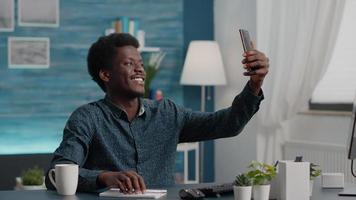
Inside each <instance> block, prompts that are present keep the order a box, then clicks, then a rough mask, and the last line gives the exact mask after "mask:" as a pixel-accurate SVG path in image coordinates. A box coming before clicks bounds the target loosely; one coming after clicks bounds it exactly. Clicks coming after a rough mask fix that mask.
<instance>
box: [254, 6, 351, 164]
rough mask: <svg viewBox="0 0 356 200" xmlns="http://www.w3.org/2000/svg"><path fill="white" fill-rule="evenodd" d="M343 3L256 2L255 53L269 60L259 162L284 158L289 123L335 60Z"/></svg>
mask: <svg viewBox="0 0 356 200" xmlns="http://www.w3.org/2000/svg"><path fill="white" fill-rule="evenodd" d="M344 5H345V0H257V49H259V50H261V51H263V52H265V53H266V55H268V57H269V58H270V73H269V75H268V77H267V78H266V80H265V83H264V91H265V94H266V100H265V102H264V103H263V106H262V108H261V110H260V112H259V114H258V120H259V122H260V123H259V127H258V133H257V159H258V160H260V161H264V162H269V163H271V162H273V161H275V160H277V159H280V158H281V157H282V145H283V141H285V140H286V139H287V133H286V125H287V120H288V119H290V118H291V117H292V116H293V115H295V114H296V113H297V112H298V110H300V109H301V107H302V106H303V105H305V103H306V102H307V101H308V100H309V98H310V96H311V94H312V92H313V90H314V88H315V86H316V84H317V82H318V81H319V80H320V79H321V77H322V75H323V73H324V72H325V71H326V66H327V64H328V62H329V59H330V57H331V54H332V51H333V48H334V44H335V40H336V37H337V34H338V29H339V24H340V21H341V18H342V13H343V10H344Z"/></svg>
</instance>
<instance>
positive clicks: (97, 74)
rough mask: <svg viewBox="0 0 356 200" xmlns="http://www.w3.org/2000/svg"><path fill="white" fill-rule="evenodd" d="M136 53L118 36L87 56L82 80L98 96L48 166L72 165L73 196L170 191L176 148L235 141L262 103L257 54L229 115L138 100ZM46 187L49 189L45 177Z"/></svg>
mask: <svg viewBox="0 0 356 200" xmlns="http://www.w3.org/2000/svg"><path fill="white" fill-rule="evenodd" d="M138 47H139V44H138V41H137V40H136V39H135V38H134V37H132V36H131V35H129V34H125V33H120V34H111V35H109V36H105V37H101V38H99V39H98V41H97V42H95V43H94V44H93V45H92V46H91V48H90V50H89V54H88V57H87V62H88V71H89V74H90V75H91V76H92V78H93V80H94V81H95V82H97V84H98V85H99V86H100V87H101V89H102V90H103V91H104V92H105V93H106V96H105V98H104V99H102V100H99V101H96V102H92V103H89V104H87V105H84V106H82V107H80V108H78V109H77V110H76V111H74V112H73V114H72V115H71V116H70V118H69V120H68V122H67V124H66V126H65V128H64V131H63V141H62V142H61V144H60V146H59V147H58V148H57V150H56V151H55V152H54V157H53V160H52V163H51V167H52V168H53V167H54V165H55V164H57V163H68V162H69V163H77V164H78V165H79V167H80V169H79V183H78V190H79V191H89V192H90V191H96V190H97V189H100V188H105V187H118V188H120V189H121V191H122V192H124V193H132V192H135V193H140V192H144V191H145V190H146V187H165V186H169V185H172V184H174V179H173V173H174V171H173V170H174V163H175V153H176V148H177V144H178V143H180V142H196V141H202V140H210V139H216V138H223V137H232V136H235V135H237V134H238V133H240V132H241V130H242V129H243V127H244V126H245V125H246V123H247V122H248V121H249V120H250V118H251V117H252V116H253V114H254V113H255V112H257V110H258V108H259V104H260V101H261V100H262V99H263V96H262V91H261V85H262V82H263V79H264V77H265V76H266V74H267V73H268V65H269V64H268V58H267V57H266V56H265V55H264V54H263V53H261V52H259V51H257V50H254V51H250V52H247V54H244V55H243V56H244V57H245V58H244V59H243V61H242V63H243V64H244V67H245V68H246V69H247V71H246V72H245V73H244V75H246V76H250V77H251V78H250V81H249V82H248V84H247V85H246V86H245V88H244V90H243V91H242V92H241V93H240V94H239V95H237V96H236V97H235V99H234V101H233V103H232V106H231V107H229V108H226V109H223V110H220V111H217V112H214V113H202V112H193V111H191V110H188V109H186V108H184V107H182V106H179V105H177V104H175V103H174V102H172V101H170V100H160V101H151V100H147V99H142V98H141V96H142V95H143V94H144V84H145V71H144V68H143V62H142V58H141V55H140V53H139V52H138V50H137V48H138ZM46 186H47V187H48V188H49V189H54V187H53V186H52V184H51V183H50V182H49V181H48V177H46Z"/></svg>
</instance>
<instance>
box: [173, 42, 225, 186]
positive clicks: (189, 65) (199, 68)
mask: <svg viewBox="0 0 356 200" xmlns="http://www.w3.org/2000/svg"><path fill="white" fill-rule="evenodd" d="M180 84H182V85H193V86H201V104H200V110H201V111H202V112H204V111H205V100H206V99H205V87H206V86H216V85H226V78H225V71H224V66H223V62H222V58H221V53H220V49H219V45H218V43H217V42H216V41H208V40H200V41H192V42H190V44H189V47H188V51H187V55H186V58H185V62H184V66H183V72H182V76H181V79H180ZM203 155H204V144H203V143H201V144H200V147H199V157H200V159H199V160H200V162H199V169H200V173H199V174H200V175H199V180H200V182H203V171H204V169H203V163H204V159H203V158H204V157H203Z"/></svg>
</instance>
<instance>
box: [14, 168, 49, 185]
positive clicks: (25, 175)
mask: <svg viewBox="0 0 356 200" xmlns="http://www.w3.org/2000/svg"><path fill="white" fill-rule="evenodd" d="M19 181H20V183H19V184H20V185H21V188H22V189H24V190H42V189H45V186H44V172H43V170H42V169H40V168H38V167H37V166H35V167H33V168H30V169H27V170H25V171H24V172H22V176H21V178H20V180H19Z"/></svg>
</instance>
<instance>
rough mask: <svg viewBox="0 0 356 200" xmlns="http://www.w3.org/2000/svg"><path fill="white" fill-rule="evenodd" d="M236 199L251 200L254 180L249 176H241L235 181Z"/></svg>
mask: <svg viewBox="0 0 356 200" xmlns="http://www.w3.org/2000/svg"><path fill="white" fill-rule="evenodd" d="M233 188H234V199H235V200H250V199H251V193H252V179H251V178H250V177H249V176H247V174H239V175H237V176H236V178H235V181H234V186H233Z"/></svg>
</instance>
